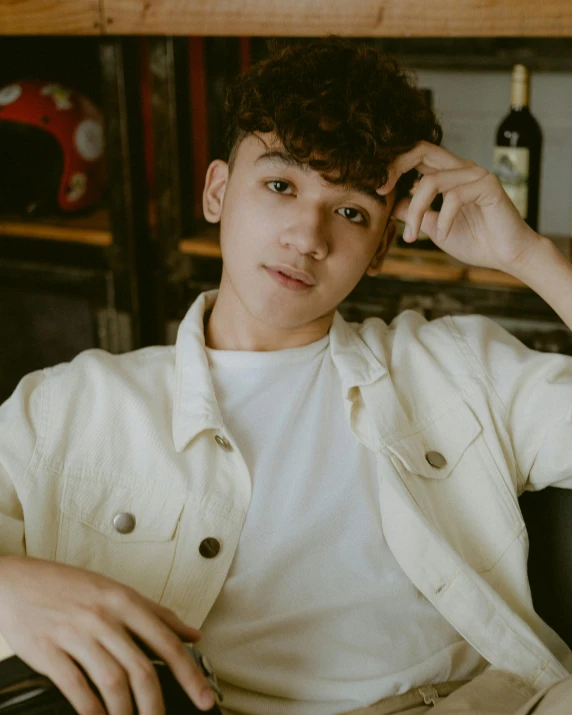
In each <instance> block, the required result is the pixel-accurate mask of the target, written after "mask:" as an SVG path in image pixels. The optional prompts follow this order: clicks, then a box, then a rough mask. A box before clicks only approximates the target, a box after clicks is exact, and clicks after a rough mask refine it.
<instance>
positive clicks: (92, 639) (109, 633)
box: [0, 556, 214, 715]
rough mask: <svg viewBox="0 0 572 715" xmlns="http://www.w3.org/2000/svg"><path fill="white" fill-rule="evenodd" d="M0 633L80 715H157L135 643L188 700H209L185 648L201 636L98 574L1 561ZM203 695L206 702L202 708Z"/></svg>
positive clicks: (154, 681) (153, 686) (153, 676)
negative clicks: (136, 713)
mask: <svg viewBox="0 0 572 715" xmlns="http://www.w3.org/2000/svg"><path fill="white" fill-rule="evenodd" d="M0 632H1V633H2V634H3V636H4V637H5V638H6V640H7V641H8V643H9V644H10V646H11V647H12V649H13V650H14V652H15V653H16V654H17V655H18V656H19V657H20V658H22V660H24V661H25V662H26V663H27V664H28V665H29V666H30V667H31V668H33V669H34V670H36V671H38V672H39V673H42V674H43V675H46V676H47V677H48V678H50V680H52V681H53V682H54V683H55V685H56V686H57V687H58V688H59V690H61V692H62V693H63V694H64V695H65V697H66V698H67V699H68V700H69V701H70V703H71V704H72V706H73V707H74V709H75V710H76V711H77V712H78V713H79V714H80V715H105V710H104V708H103V706H102V704H101V702H100V701H99V700H98V698H97V697H96V695H95V694H94V692H93V691H92V689H91V688H90V687H89V685H88V682H87V679H86V677H85V676H84V674H83V673H82V671H81V669H80V668H79V667H78V666H81V668H82V669H83V670H84V671H85V672H86V673H87V675H88V676H89V678H90V679H91V680H92V682H93V684H94V685H95V687H96V688H97V689H98V691H99V692H100V694H101V696H102V698H103V699H104V702H105V706H106V708H107V712H108V713H109V715H131V714H132V712H133V707H132V695H133V698H134V699H135V702H136V704H137V709H138V711H139V713H141V715H163V714H164V713H165V705H164V702H163V696H162V692H161V687H160V684H159V679H158V677H157V673H156V671H155V668H154V666H153V664H152V663H151V661H150V660H149V658H148V657H146V656H145V655H144V653H143V651H142V650H141V648H138V647H137V645H136V643H135V641H134V637H136V638H139V639H140V640H141V642H142V643H144V644H145V645H146V646H148V647H149V648H150V649H151V651H153V653H156V654H157V656H158V657H159V658H160V659H162V660H163V661H164V662H165V664H166V665H167V666H168V667H169V668H170V669H171V670H172V672H173V674H174V676H175V678H176V679H177V680H178V681H179V683H180V684H181V686H182V687H183V689H184V690H185V692H186V693H187V694H188V695H189V697H190V698H191V700H192V701H193V702H194V703H195V704H196V705H197V706H198V707H199V708H201V709H204V710H208V709H210V708H211V707H212V706H213V704H214V697H213V695H212V691H211V689H210V687H209V683H208V680H207V679H206V678H205V676H204V675H203V674H202V673H201V672H200V671H199V668H198V666H197V665H196V663H195V661H194V659H193V657H192V656H191V654H190V653H189V652H188V651H187V649H186V648H185V646H184V645H183V642H196V641H198V640H199V638H200V631H198V630H197V629H195V628H192V627H191V626H188V625H186V624H185V623H183V621H181V620H180V619H179V618H178V617H177V616H176V615H175V613H173V612H172V611H170V610H169V609H167V608H164V607H163V606H160V605H158V604H156V603H154V602H152V601H150V600H149V599H147V598H145V597H144V596H142V595H140V594H139V593H137V592H136V591H134V590H133V589H130V588H128V587H127V586H123V585H122V584H120V583H117V582H116V581H112V580H110V579H108V578H105V577H104V576H101V575H100V574H97V573H93V572H91V571H86V570H84V569H79V568H74V567H71V566H66V565H63V564H56V563H52V562H49V561H43V560H40V559H33V558H29V557H16V556H7V557H4V558H2V559H0ZM203 691H206V692H207V693H208V694H209V700H208V702H206V700H203V698H204V697H205V695H204V694H203Z"/></svg>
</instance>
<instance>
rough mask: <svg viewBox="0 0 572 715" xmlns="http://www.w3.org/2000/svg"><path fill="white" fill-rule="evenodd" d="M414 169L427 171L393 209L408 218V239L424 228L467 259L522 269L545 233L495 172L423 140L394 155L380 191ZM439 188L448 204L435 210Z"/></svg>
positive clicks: (509, 269) (436, 240)
mask: <svg viewBox="0 0 572 715" xmlns="http://www.w3.org/2000/svg"><path fill="white" fill-rule="evenodd" d="M411 169H417V171H419V172H421V173H422V174H423V176H422V178H421V180H420V182H419V185H418V187H417V189H416V191H415V194H414V196H413V198H412V199H409V198H405V199H401V200H400V201H399V202H397V204H396V206H395V207H394V209H393V213H392V215H393V216H394V217H396V218H398V219H401V220H402V221H405V223H406V227H405V231H404V235H403V238H404V240H405V241H406V242H408V243H409V242H413V241H415V240H416V238H417V235H418V233H419V230H420V229H423V231H425V233H426V234H427V235H428V236H429V237H430V238H431V239H432V241H433V242H434V243H435V244H436V245H438V246H439V248H441V249H443V250H444V251H446V252H447V253H448V254H450V255H451V256H454V257H455V258H457V259H458V260H460V261H463V262H464V263H467V264H469V265H474V266H484V267H487V268H495V269H498V270H502V271H506V272H509V273H512V274H514V273H515V272H520V270H521V267H522V266H524V265H525V264H526V262H527V261H528V260H529V256H530V255H532V254H533V253H534V249H535V248H536V246H537V244H538V242H539V241H540V240H541V239H542V237H541V236H540V235H539V234H537V233H536V232H535V231H533V230H532V229H531V228H530V227H529V226H528V225H527V224H526V223H525V222H524V220H523V219H522V218H521V216H520V214H519V213H518V211H517V210H516V208H515V207H514V205H513V203H512V201H511V200H510V199H509V197H508V196H507V194H506V193H505V191H504V189H503V188H502V185H501V184H500V182H499V180H498V179H497V178H496V176H494V175H492V174H490V173H489V172H488V171H487V170H486V169H484V168H483V167H481V166H478V165H477V164H475V163H473V162H472V161H468V160H466V159H461V158H460V157H458V156H455V155H454V154H451V152H449V151H447V150H446V149H444V148H443V147H439V146H436V145H435V144H430V143H428V142H420V143H419V144H417V145H416V146H415V147H414V148H413V149H412V150H411V151H409V152H407V153H405V154H402V155H401V156H399V157H398V158H397V159H396V160H395V162H394V163H393V165H392V166H391V168H390V173H389V179H388V181H387V183H386V184H384V186H382V187H380V188H379V189H377V192H378V193H379V194H382V195H385V194H388V193H389V192H390V191H391V190H392V189H393V188H394V186H395V184H396V182H397V180H398V179H399V177H400V176H401V175H402V174H404V173H406V172H408V171H410V170H411ZM439 193H442V194H443V206H442V208H441V210H440V211H439V212H436V211H432V210H431V209H430V205H431V202H432V201H433V199H434V198H435V196H437V194H439ZM531 249H532V250H531Z"/></svg>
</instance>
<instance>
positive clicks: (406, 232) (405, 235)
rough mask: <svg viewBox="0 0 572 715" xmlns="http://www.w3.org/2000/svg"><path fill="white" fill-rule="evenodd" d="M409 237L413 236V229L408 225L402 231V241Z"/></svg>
mask: <svg viewBox="0 0 572 715" xmlns="http://www.w3.org/2000/svg"><path fill="white" fill-rule="evenodd" d="M411 236H413V229H412V228H411V226H410V225H409V224H406V226H405V228H404V229H403V240H404V241H408V240H409V239H410V238H411Z"/></svg>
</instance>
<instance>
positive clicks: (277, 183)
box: [266, 179, 291, 194]
mask: <svg viewBox="0 0 572 715" xmlns="http://www.w3.org/2000/svg"><path fill="white" fill-rule="evenodd" d="M266 186H268V187H269V188H270V190H271V191H274V193H275V194H285V193H286V192H287V189H290V188H291V186H290V184H289V183H288V182H287V181H281V180H280V179H273V180H272V181H269V182H268V183H267V184H266Z"/></svg>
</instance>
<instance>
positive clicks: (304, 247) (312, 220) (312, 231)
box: [280, 208, 329, 260]
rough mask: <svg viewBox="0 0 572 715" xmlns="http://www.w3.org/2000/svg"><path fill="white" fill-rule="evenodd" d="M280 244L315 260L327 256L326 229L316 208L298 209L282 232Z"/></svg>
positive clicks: (324, 222)
mask: <svg viewBox="0 0 572 715" xmlns="http://www.w3.org/2000/svg"><path fill="white" fill-rule="evenodd" d="M280 244H281V245H282V246H283V247H284V248H289V247H292V248H295V249H296V250H297V251H298V253H301V254H309V255H311V256H312V257H313V258H315V259H316V260H321V259H323V258H325V257H326V256H327V255H328V251H329V248H328V228H327V221H326V220H325V218H324V216H323V214H322V212H321V211H320V210H319V209H317V208H307V209H304V210H302V209H300V210H299V211H297V212H296V214H295V215H294V216H293V218H292V220H291V222H290V223H289V224H288V226H287V227H286V228H285V229H284V230H283V232H282V235H281V237H280Z"/></svg>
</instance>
